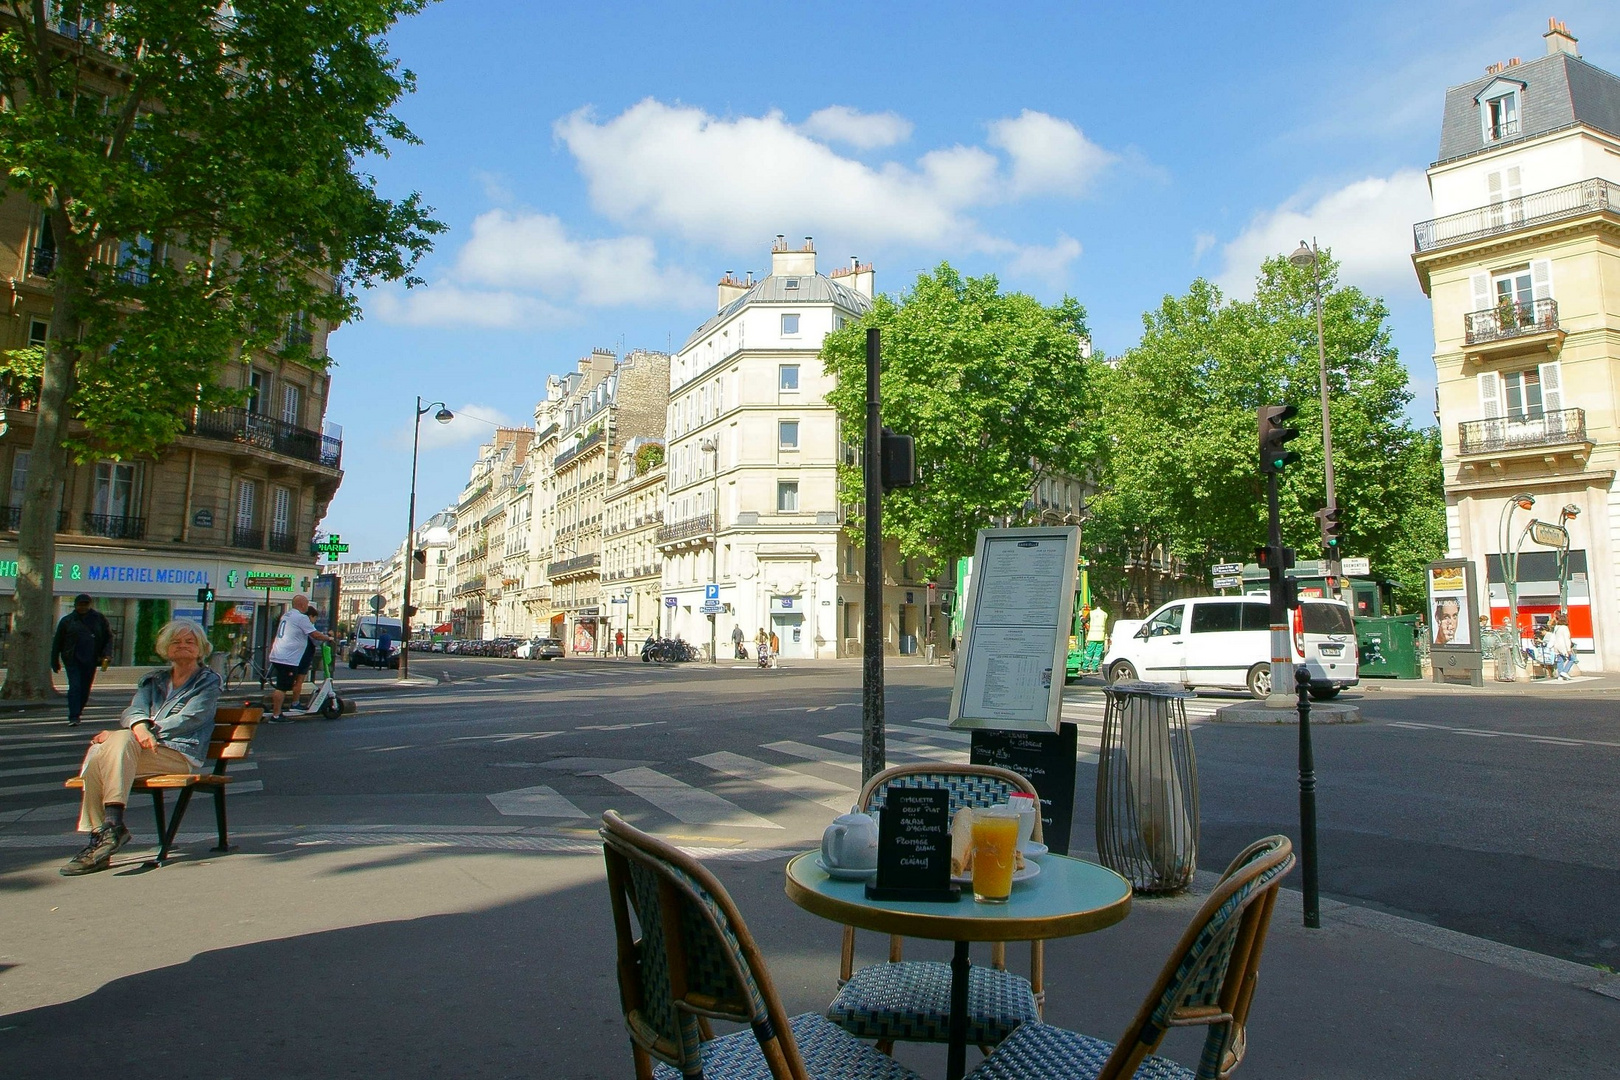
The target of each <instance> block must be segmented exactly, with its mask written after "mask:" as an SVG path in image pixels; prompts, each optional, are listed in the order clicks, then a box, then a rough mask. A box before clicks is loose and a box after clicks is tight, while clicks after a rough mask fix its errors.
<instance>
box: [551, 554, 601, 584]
mask: <svg viewBox="0 0 1620 1080" xmlns="http://www.w3.org/2000/svg"><path fill="white" fill-rule="evenodd" d="M600 565H602V555H601V553H600V552H596V551H593V552H591V553H590V554H588V555H576V556H574V557H573V558H572V559H563V560H562V561H561V562H554V563H548V564H547V565H546V577H548V578H551V579H552V580H556V579H557V578H560V577H567V576H569V575H571V574H579V573H584V572H586V571H589V570H595V569H596V568H597V567H598V566H600Z"/></svg>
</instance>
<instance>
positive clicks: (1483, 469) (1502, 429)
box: [1457, 409, 1592, 484]
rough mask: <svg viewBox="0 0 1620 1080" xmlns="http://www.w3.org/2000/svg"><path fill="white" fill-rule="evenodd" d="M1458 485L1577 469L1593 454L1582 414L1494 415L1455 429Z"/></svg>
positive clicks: (1571, 411)
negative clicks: (1458, 459)
mask: <svg viewBox="0 0 1620 1080" xmlns="http://www.w3.org/2000/svg"><path fill="white" fill-rule="evenodd" d="M1457 453H1458V456H1459V457H1461V458H1462V461H1461V463H1460V466H1461V467H1460V468H1459V470H1458V476H1457V481H1458V482H1460V483H1462V484H1475V483H1495V482H1505V481H1508V480H1513V479H1515V478H1517V477H1524V478H1529V477H1532V476H1549V475H1562V474H1566V473H1568V472H1570V471H1572V470H1573V471H1579V470H1580V469H1581V467H1582V466H1584V465H1585V464H1586V460H1587V458H1589V457H1590V456H1591V453H1592V439H1591V437H1590V436H1589V435H1587V432H1586V410H1584V409H1559V410H1557V411H1555V412H1549V413H1547V414H1545V415H1544V416H1539V417H1534V418H1530V417H1513V416H1508V417H1493V418H1491V419H1489V420H1469V421H1466V422H1464V423H1461V424H1458V425H1457Z"/></svg>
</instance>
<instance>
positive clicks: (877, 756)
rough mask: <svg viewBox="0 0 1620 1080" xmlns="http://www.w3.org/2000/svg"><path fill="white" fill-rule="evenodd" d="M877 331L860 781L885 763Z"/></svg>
mask: <svg viewBox="0 0 1620 1080" xmlns="http://www.w3.org/2000/svg"><path fill="white" fill-rule="evenodd" d="M882 357H883V342H882V337H881V332H880V331H879V330H878V329H877V328H876V327H872V328H870V329H868V330H867V331H866V453H865V454H864V455H863V462H864V464H863V477H862V479H863V483H864V486H865V489H866V640H865V641H864V643H863V645H864V648H863V649H862V653H861V656H862V663H861V782H862V783H863V784H864V783H865V782H866V781H868V780H870V779H872V777H874V776H876V775H877V774H878V773H880V772H882V771H883V769H884V767H885V764H884V762H885V751H884V745H883V476H882V472H883V424H882V422H881V421H880V420H879V418H878V374H879V371H880V369H881V367H882Z"/></svg>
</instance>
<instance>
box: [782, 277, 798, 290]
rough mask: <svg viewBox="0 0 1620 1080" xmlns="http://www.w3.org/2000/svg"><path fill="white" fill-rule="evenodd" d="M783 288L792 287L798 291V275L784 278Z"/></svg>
mask: <svg viewBox="0 0 1620 1080" xmlns="http://www.w3.org/2000/svg"><path fill="white" fill-rule="evenodd" d="M782 288H784V289H792V290H793V291H795V292H797V291H798V288H799V279H798V278H796V277H790V278H784V279H783V281H782Z"/></svg>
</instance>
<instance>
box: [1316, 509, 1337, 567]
mask: <svg viewBox="0 0 1620 1080" xmlns="http://www.w3.org/2000/svg"><path fill="white" fill-rule="evenodd" d="M1316 520H1317V521H1319V522H1321V523H1322V550H1323V551H1325V552H1327V554H1328V557H1329V558H1331V557H1333V556H1334V555H1337V554H1338V553H1339V508H1338V507H1337V506H1325V507H1323V508H1322V509H1320V510H1318V511H1317V512H1316Z"/></svg>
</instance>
